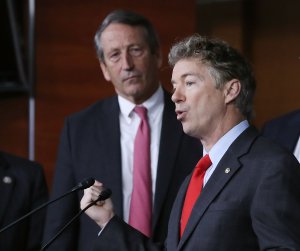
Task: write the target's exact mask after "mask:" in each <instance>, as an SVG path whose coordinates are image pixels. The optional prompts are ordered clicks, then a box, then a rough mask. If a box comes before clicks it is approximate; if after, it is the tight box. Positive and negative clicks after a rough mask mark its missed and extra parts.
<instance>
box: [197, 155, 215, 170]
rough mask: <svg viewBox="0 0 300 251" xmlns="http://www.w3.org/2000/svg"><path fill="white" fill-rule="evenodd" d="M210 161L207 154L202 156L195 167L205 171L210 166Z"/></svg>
mask: <svg viewBox="0 0 300 251" xmlns="http://www.w3.org/2000/svg"><path fill="white" fill-rule="evenodd" d="M211 164H212V162H211V160H210V157H209V155H208V154H206V155H205V156H204V157H202V158H201V159H200V160H199V162H198V163H197V165H196V168H197V169H199V171H200V172H205V171H206V170H207V169H208V168H209V167H210V166H211Z"/></svg>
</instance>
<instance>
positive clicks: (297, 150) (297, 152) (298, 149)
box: [294, 137, 300, 162]
mask: <svg viewBox="0 0 300 251" xmlns="http://www.w3.org/2000/svg"><path fill="white" fill-rule="evenodd" d="M294 155H295V157H296V158H297V160H298V161H299V162H300V137H299V139H298V142H297V145H296V147H295V150H294Z"/></svg>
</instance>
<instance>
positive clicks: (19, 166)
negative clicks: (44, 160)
mask: <svg viewBox="0 0 300 251" xmlns="http://www.w3.org/2000/svg"><path fill="white" fill-rule="evenodd" d="M0 162H1V166H3V167H4V168H6V169H9V170H10V172H11V173H15V174H17V176H18V177H24V178H25V177H27V179H31V178H32V179H35V177H41V176H42V177H44V170H43V167H42V165H41V164H40V163H38V162H36V161H31V160H29V159H26V158H24V157H20V156H16V155H14V154H11V153H6V152H0Z"/></svg>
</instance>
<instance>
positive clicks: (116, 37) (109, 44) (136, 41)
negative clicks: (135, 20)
mask: <svg viewBox="0 0 300 251" xmlns="http://www.w3.org/2000/svg"><path fill="white" fill-rule="evenodd" d="M100 41H101V44H102V48H103V50H107V49H111V48H121V47H124V46H126V47H127V46H130V45H144V44H146V36H145V30H144V28H143V27H141V26H130V25H126V24H119V23H112V24H110V25H108V26H107V27H106V29H105V30H104V31H103V33H102V35H101V38H100Z"/></svg>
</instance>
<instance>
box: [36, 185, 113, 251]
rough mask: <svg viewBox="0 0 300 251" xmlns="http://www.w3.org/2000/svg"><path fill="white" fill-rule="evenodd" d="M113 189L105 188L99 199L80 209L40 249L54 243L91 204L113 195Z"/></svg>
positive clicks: (41, 250) (44, 248)
mask: <svg viewBox="0 0 300 251" xmlns="http://www.w3.org/2000/svg"><path fill="white" fill-rule="evenodd" d="M111 193H112V192H111V190H110V189H106V190H103V191H102V192H101V193H100V195H99V197H98V199H97V200H95V201H92V202H91V203H90V204H88V205H87V206H86V207H85V208H84V209H82V210H80V211H79V212H78V213H77V214H76V215H75V216H74V217H73V218H72V219H71V220H70V221H68V223H67V224H66V225H65V226H64V227H63V228H61V229H60V230H59V231H58V233H57V234H56V235H55V236H53V237H52V239H51V240H49V241H48V242H47V243H46V244H45V245H44V246H43V247H42V248H41V249H40V251H44V250H46V248H48V247H49V245H50V244H52V242H54V241H55V240H56V239H57V238H58V237H59V236H60V235H61V234H62V233H63V232H64V231H65V230H66V229H67V228H68V227H69V226H70V225H71V224H72V223H73V222H74V221H75V220H76V219H77V218H79V217H80V215H82V214H83V213H84V212H85V211H86V210H88V209H89V208H90V207H91V206H94V205H95V204H96V203H97V202H98V201H103V200H106V199H108V198H109V197H110V196H111Z"/></svg>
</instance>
